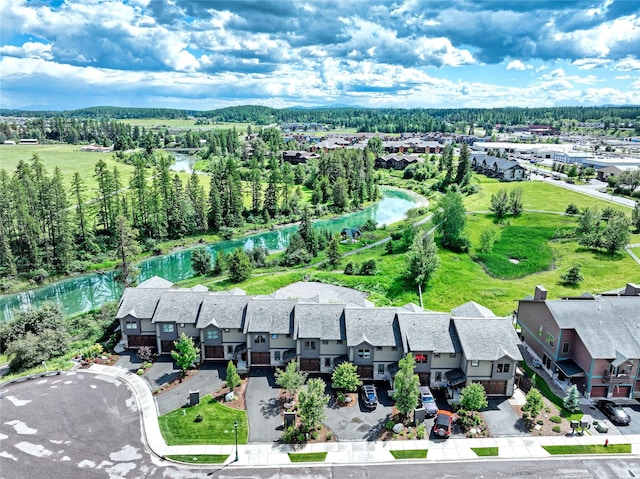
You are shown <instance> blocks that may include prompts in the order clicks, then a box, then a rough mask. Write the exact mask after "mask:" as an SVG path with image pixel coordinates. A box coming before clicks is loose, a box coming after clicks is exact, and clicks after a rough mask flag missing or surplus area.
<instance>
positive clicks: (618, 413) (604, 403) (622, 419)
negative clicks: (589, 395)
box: [598, 399, 631, 426]
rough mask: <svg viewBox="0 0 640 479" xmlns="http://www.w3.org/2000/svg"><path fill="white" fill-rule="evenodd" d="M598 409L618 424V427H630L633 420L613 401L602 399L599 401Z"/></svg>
mask: <svg viewBox="0 0 640 479" xmlns="http://www.w3.org/2000/svg"><path fill="white" fill-rule="evenodd" d="M598 409H600V410H601V411H602V412H603V413H604V415H605V416H607V417H608V418H609V421H611V422H612V423H614V424H617V425H618V426H628V425H629V423H630V422H631V418H630V417H629V415H628V414H627V413H626V412H625V411H624V409H622V408H621V407H620V406H618V405H617V404H616V403H614V402H613V401H608V400H606V399H601V400H600V401H598Z"/></svg>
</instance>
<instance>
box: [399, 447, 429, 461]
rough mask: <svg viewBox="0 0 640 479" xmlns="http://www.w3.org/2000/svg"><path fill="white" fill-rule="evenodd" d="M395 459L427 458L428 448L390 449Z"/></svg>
mask: <svg viewBox="0 0 640 479" xmlns="http://www.w3.org/2000/svg"><path fill="white" fill-rule="evenodd" d="M389 452H390V453H391V455H392V456H393V457H394V458H395V459H425V458H426V457H427V453H428V452H429V450H428V449H395V450H391V451H389Z"/></svg>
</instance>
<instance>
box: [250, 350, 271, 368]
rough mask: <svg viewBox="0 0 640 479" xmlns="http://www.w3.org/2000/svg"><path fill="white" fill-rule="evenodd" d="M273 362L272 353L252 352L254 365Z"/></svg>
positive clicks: (252, 363)
mask: <svg viewBox="0 0 640 479" xmlns="http://www.w3.org/2000/svg"><path fill="white" fill-rule="evenodd" d="M269 364H271V355H270V354H269V353H251V365H252V366H257V365H260V366H265V365H266V366H268V365H269Z"/></svg>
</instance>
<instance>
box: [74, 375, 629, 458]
mask: <svg viewBox="0 0 640 479" xmlns="http://www.w3.org/2000/svg"><path fill="white" fill-rule="evenodd" d="M85 372H89V373H93V374H97V375H105V376H110V377H115V378H118V379H120V380H122V381H124V382H125V383H127V384H128V385H129V386H130V387H131V388H132V390H133V392H134V395H135V397H136V400H137V402H138V407H139V410H140V412H141V418H142V426H143V427H142V428H143V431H144V436H145V438H146V442H147V446H148V447H149V449H151V451H152V452H154V453H155V454H156V455H158V456H160V457H163V458H164V457H166V456H168V455H190V454H193V455H199V454H228V455H229V457H228V459H227V461H226V463H227V464H229V463H234V465H238V466H259V465H260V466H262V465H270V466H273V465H284V464H291V461H290V460H289V456H288V453H290V452H294V453H306V452H327V457H326V460H325V461H324V463H334V464H345V463H372V462H378V463H379V462H393V461H395V459H394V457H393V456H392V455H391V452H390V451H392V450H411V449H427V450H428V451H429V453H428V456H427V459H425V460H424V461H425V462H440V461H461V460H490V459H491V458H487V457H482V458H479V457H478V456H477V455H476V453H475V452H473V450H472V448H478V447H497V448H498V457H499V458H502V459H514V458H518V459H526V458H545V457H551V455H550V454H549V453H548V452H547V451H545V450H544V449H543V448H542V446H559V445H576V444H580V445H591V444H603V440H604V438H605V436H602V435H600V436H590V435H588V434H587V435H584V436H573V437H572V436H527V437H508V438H477V439H468V438H464V439H448V440H443V441H431V440H414V441H384V442H383V441H376V442H373V441H372V442H365V441H354V442H330V443H318V444H307V445H301V446H300V445H285V444H274V443H268V444H249V445H240V446H238V462H235V453H236V449H235V446H217V445H207V446H204V445H200V446H168V445H167V444H166V443H165V441H164V438H163V437H162V434H161V432H160V426H159V424H158V410H157V406H156V402H155V400H154V397H153V395H152V394H151V390H150V389H149V386H148V384H147V383H146V382H145V381H144V379H142V378H140V377H139V376H137V375H136V374H133V373H131V372H130V371H127V370H125V369H122V368H118V367H112V366H102V365H97V364H94V365H92V366H91V367H90V368H89V369H86V370H85ZM608 439H609V444H629V443H630V444H631V445H632V454H634V455H640V435H622V434H621V435H612V436H611V437H609V438H608Z"/></svg>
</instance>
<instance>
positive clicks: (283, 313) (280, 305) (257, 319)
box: [244, 298, 296, 334]
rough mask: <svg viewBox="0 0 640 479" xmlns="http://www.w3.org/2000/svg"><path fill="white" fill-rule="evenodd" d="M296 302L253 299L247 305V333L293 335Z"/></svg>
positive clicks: (245, 328)
mask: <svg viewBox="0 0 640 479" xmlns="http://www.w3.org/2000/svg"><path fill="white" fill-rule="evenodd" d="M295 305H296V302H295V301H290V300H286V299H255V298H254V299H252V300H250V301H249V303H248V304H247V313H246V319H245V324H244V332H245V334H246V333H270V334H292V333H293V308H294V306H295Z"/></svg>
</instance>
